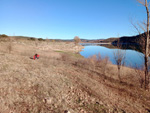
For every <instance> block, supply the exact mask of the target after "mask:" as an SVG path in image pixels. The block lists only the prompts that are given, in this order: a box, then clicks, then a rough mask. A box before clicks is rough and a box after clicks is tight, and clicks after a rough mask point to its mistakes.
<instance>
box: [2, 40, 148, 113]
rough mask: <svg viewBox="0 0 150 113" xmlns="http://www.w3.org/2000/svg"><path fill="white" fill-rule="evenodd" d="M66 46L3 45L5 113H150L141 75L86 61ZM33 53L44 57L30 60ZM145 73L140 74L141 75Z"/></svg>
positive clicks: (16, 42) (7, 42)
mask: <svg viewBox="0 0 150 113" xmlns="http://www.w3.org/2000/svg"><path fill="white" fill-rule="evenodd" d="M82 48H83V47H82V46H75V45H74V43H68V42H46V41H31V40H28V39H27V40H22V39H18V40H16V39H15V38H12V39H11V41H10V40H7V39H6V40H5V41H3V40H1V41H0V64H1V65H0V72H1V73H0V81H1V82H0V102H1V104H0V112H1V113H9V112H13V113H125V112H127V113H138V112H140V113H146V112H147V113H148V112H149V111H150V109H149V108H150V101H149V98H150V93H149V91H145V90H143V89H142V88H140V87H141V86H142V84H140V83H141V82H140V79H139V78H140V76H139V73H137V72H138V71H137V70H135V69H130V68H127V67H123V68H122V76H121V78H122V82H120V81H119V80H118V78H117V67H116V66H115V65H112V64H111V63H110V62H109V61H108V59H107V58H106V59H101V58H100V57H99V60H98V61H97V60H96V59H95V57H92V58H89V59H85V58H83V57H82V56H80V55H79V54H77V52H78V51H80V50H81V49H82ZM35 53H38V54H39V55H40V59H36V60H33V59H30V57H33V55H34V54H35ZM140 73H142V72H140Z"/></svg>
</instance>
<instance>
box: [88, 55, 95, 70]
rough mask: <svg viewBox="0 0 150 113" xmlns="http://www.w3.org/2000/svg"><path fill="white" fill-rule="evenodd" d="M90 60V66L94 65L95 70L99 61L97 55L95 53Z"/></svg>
mask: <svg viewBox="0 0 150 113" xmlns="http://www.w3.org/2000/svg"><path fill="white" fill-rule="evenodd" d="M88 61H89V62H90V66H89V67H92V68H93V70H94V71H95V68H96V63H97V56H96V55H93V56H91V57H89V58H88Z"/></svg>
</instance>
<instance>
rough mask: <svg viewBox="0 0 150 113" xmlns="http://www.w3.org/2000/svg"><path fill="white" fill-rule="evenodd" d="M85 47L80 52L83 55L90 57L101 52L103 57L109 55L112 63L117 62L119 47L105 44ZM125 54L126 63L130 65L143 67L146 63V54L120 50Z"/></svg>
mask: <svg viewBox="0 0 150 113" xmlns="http://www.w3.org/2000/svg"><path fill="white" fill-rule="evenodd" d="M84 47H85V48H84V49H83V50H82V51H81V52H80V54H81V55H82V56H84V57H85V58H88V57H90V56H93V55H98V54H99V53H100V55H101V57H102V58H105V57H109V60H110V61H111V62H112V64H116V62H115V59H114V53H115V52H116V51H117V50H118V49H110V48H106V47H103V46H94V45H92V46H84ZM120 51H121V52H123V54H125V65H126V66H128V67H139V68H140V67H142V66H143V63H144V57H143V56H144V55H143V54H142V53H140V52H137V51H135V50H120Z"/></svg>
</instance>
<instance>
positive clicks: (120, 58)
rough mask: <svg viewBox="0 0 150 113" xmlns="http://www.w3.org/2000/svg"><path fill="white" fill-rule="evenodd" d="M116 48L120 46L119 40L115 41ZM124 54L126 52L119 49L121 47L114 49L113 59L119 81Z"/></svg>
mask: <svg viewBox="0 0 150 113" xmlns="http://www.w3.org/2000/svg"><path fill="white" fill-rule="evenodd" d="M117 46H118V48H120V44H119V41H118V43H117ZM125 55H126V52H125V51H123V50H121V49H117V50H116V51H114V59H115V62H116V64H117V68H118V79H119V81H120V82H121V72H120V70H121V67H122V66H123V65H124V64H125Z"/></svg>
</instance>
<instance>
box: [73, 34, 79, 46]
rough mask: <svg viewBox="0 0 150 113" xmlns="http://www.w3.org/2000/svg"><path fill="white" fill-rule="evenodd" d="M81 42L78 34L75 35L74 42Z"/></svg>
mask: <svg viewBox="0 0 150 113" xmlns="http://www.w3.org/2000/svg"><path fill="white" fill-rule="evenodd" d="M79 42H80V38H79V37H78V36H75V37H74V43H75V45H78V44H79Z"/></svg>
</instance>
